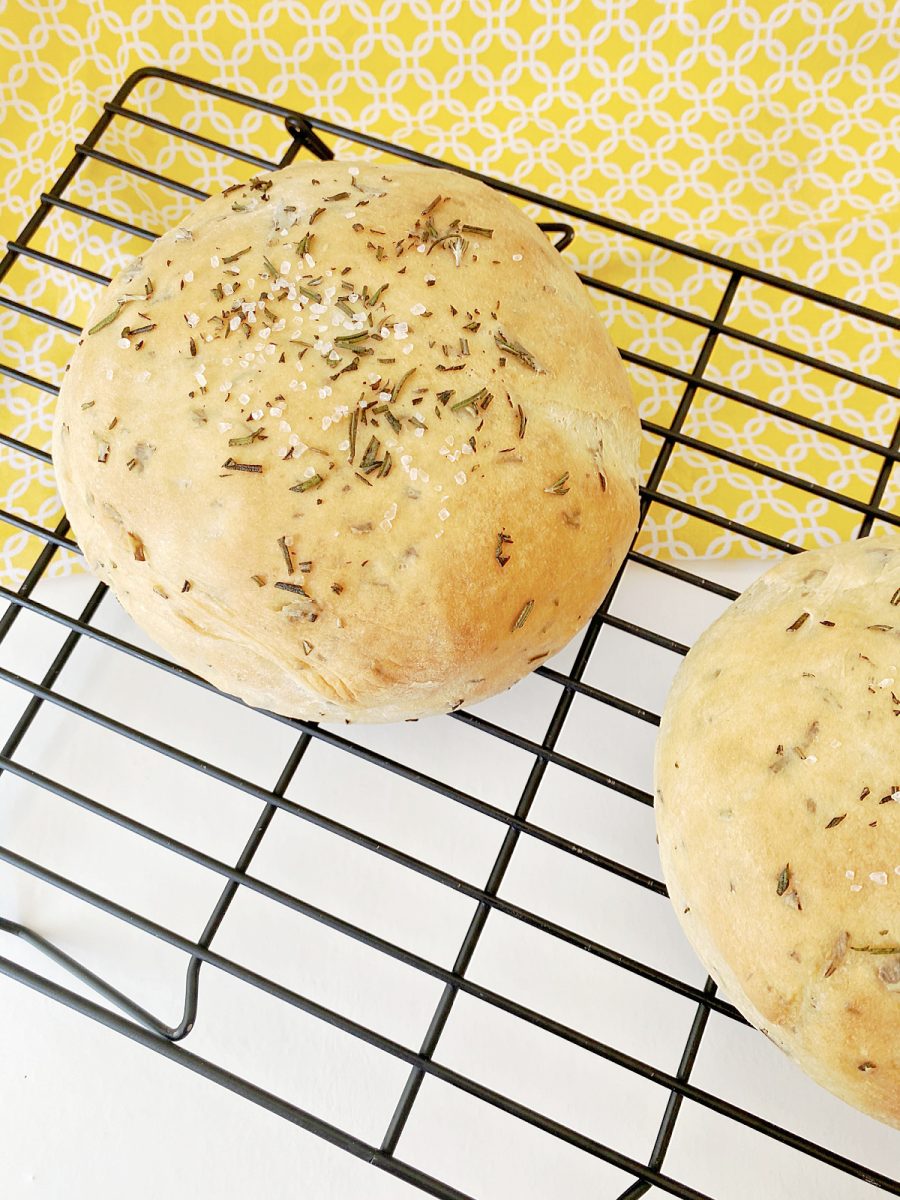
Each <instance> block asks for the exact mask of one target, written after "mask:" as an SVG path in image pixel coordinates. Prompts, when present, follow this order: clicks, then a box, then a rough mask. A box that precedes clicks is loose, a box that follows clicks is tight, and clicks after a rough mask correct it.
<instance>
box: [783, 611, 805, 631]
mask: <svg viewBox="0 0 900 1200" xmlns="http://www.w3.org/2000/svg"><path fill="white" fill-rule="evenodd" d="M808 620H809V613H808V612H803V613H801V614H800V616H799V617H798V618H797V620H796V621H794V622H793V624H791V625H788V627H787V629H786V630H785V633H793V632H794V631H795V630H797V629H799V628H800V626H801V625H805V624H806V622H807V621H808Z"/></svg>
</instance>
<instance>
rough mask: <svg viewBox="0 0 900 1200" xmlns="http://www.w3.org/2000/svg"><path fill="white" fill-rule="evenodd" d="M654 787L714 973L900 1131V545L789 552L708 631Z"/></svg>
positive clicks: (759, 1017) (672, 871)
mask: <svg viewBox="0 0 900 1200" xmlns="http://www.w3.org/2000/svg"><path fill="white" fill-rule="evenodd" d="M656 784H657V804H656V813H657V827H658V831H659V846H660V855H661V858H662V863H663V869H664V873H665V878H666V883H667V885H668V887H669V893H670V895H671V897H672V901H673V903H674V905H675V908H676V912H677V913H678V915H679V918H680V920H681V922H682V925H683V927H684V929H685V932H686V933H687V935H688V937H689V938H690V940H691V942H692V944H693V946H694V948H695V949H696V950H697V953H698V954H699V955H700V957H701V959H702V960H703V962H704V964H705V965H706V967H707V968H708V970H709V971H710V973H711V974H712V975H713V976H714V978H716V979H717V980H718V981H719V982H720V983H721V984H722V986H723V987H724V989H725V991H726V992H727V993H728V995H729V997H730V998H731V999H732V1000H733V1001H734V1003H735V1004H736V1005H737V1006H738V1008H740V1010H741V1011H742V1012H743V1013H744V1015H745V1016H746V1017H747V1018H748V1019H749V1020H750V1021H752V1022H753V1023H754V1024H755V1025H757V1026H758V1027H760V1028H762V1029H764V1030H765V1032H766V1033H768V1034H769V1036H770V1037H771V1038H772V1039H773V1040H774V1041H775V1042H777V1044H778V1045H780V1046H781V1047H782V1048H783V1049H784V1050H785V1051H786V1052H787V1053H788V1054H789V1055H790V1056H791V1057H792V1058H794V1059H795V1060H796V1062H797V1063H798V1064H799V1065H800V1066H801V1067H802V1068H803V1069H804V1070H805V1071H806V1072H807V1073H808V1074H810V1075H811V1076H812V1077H813V1078H814V1079H816V1080H817V1081H818V1082H819V1083H821V1084H822V1085H823V1086H824V1087H826V1088H828V1089H829V1090H830V1091H832V1092H834V1093H835V1094H836V1095H838V1096H840V1097H842V1098H843V1099H844V1100H847V1101H848V1102H849V1103H851V1104H854V1105H855V1106H856V1107H858V1108H861V1109H862V1110H863V1111H865V1112H868V1113H870V1114H871V1115H872V1116H875V1117H878V1118H879V1119H880V1120H882V1121H885V1122H887V1123H888V1124H889V1125H895V1126H898V1127H900V536H897V535H890V536H885V537H878V538H869V539H865V540H862V541H857V542H852V543H849V544H847V545H842V546H838V547H834V548H830V549H827V550H817V551H810V552H809V553H806V554H801V555H797V556H796V557H794V558H791V559H788V560H787V561H785V562H782V563H780V564H779V565H778V566H777V567H776V568H774V569H773V570H771V571H769V572H768V573H767V574H766V575H765V576H763V577H762V579H760V580H759V581H758V582H757V583H755V584H754V585H753V586H752V587H751V588H749V589H748V590H747V591H746V592H745V593H744V595H743V596H742V597H741V598H740V599H739V600H738V601H736V602H735V604H734V605H732V607H731V608H730V609H729V610H728V612H726V613H725V615H724V616H723V617H721V618H720V619H719V620H718V621H717V622H716V623H715V624H714V625H713V626H712V627H711V628H710V629H709V630H707V632H706V633H705V634H704V635H703V636H702V637H701V638H700V640H699V641H698V642H697V644H696V646H695V647H694V648H693V649H692V651H691V652H690V654H689V655H688V657H687V659H686V660H685V663H684V665H683V667H682V669H681V671H680V672H679V674H678V676H677V678H676V680H675V684H674V686H673V688H672V693H671V696H670V698H669V702H668V704H667V706H666V712H665V715H664V718H663V722H662V727H661V730H660V737H659V742H658V748H657V758H656Z"/></svg>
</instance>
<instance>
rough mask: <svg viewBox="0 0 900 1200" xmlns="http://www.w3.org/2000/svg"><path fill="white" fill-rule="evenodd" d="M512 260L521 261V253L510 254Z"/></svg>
mask: <svg viewBox="0 0 900 1200" xmlns="http://www.w3.org/2000/svg"><path fill="white" fill-rule="evenodd" d="M512 260H513V262H521V261H522V255H521V254H514V255H513V256H512Z"/></svg>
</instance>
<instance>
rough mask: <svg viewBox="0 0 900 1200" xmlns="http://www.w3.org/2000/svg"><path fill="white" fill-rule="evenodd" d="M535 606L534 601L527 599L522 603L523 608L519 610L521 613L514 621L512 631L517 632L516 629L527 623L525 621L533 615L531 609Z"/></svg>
mask: <svg viewBox="0 0 900 1200" xmlns="http://www.w3.org/2000/svg"><path fill="white" fill-rule="evenodd" d="M533 608H534V601H533V600H526V601H525V603H524V604H523V605H522V608H521V609H520V611H519V615H518V616H517V617H516V619H515V620H514V621H513V623H512V629H511V632H512V633H515V631H516V630H517V629H521V628H522V626H523V625H524V624H525V622H526V621H527V620H528V618H529V617H530V616H531V610H532V609H533Z"/></svg>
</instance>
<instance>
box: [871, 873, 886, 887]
mask: <svg viewBox="0 0 900 1200" xmlns="http://www.w3.org/2000/svg"><path fill="white" fill-rule="evenodd" d="M869 878H870V879H871V880H872V882H873V883H877V884H878V886H879V887H886V886H887V881H888V877H887V871H872V872H871V873H870V875H869Z"/></svg>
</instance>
